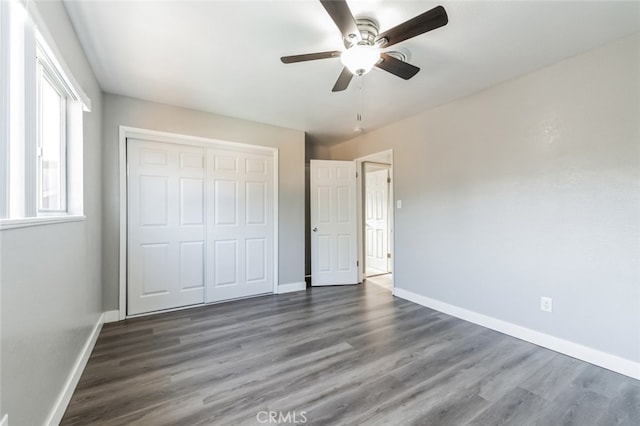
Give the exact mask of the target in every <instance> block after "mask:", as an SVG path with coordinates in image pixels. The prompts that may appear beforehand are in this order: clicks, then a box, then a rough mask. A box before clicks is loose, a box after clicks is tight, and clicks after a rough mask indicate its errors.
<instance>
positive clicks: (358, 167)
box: [353, 149, 396, 288]
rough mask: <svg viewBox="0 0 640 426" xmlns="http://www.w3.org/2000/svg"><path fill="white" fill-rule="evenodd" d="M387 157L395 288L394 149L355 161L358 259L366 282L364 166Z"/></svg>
mask: <svg viewBox="0 0 640 426" xmlns="http://www.w3.org/2000/svg"><path fill="white" fill-rule="evenodd" d="M382 156H385V157H387V158H389V165H390V168H389V177H390V178H391V184H390V185H389V224H390V226H391V229H390V238H389V248H390V251H391V265H390V267H391V273H392V275H391V279H392V285H393V288H395V281H396V276H395V273H394V272H395V270H396V256H395V239H396V233H395V229H396V226H395V221H394V217H395V215H394V210H395V198H394V196H393V187H394V183H395V180H394V178H393V149H387V150H384V151H380V152H376V153H374V154H369V155H365V156H363V157H358V158H356V159H355V160H353V161H355V162H356V170H357V171H358V180H357V188H356V194H357V197H358V202H357V204H358V210H357V211H358V259H360V260H361V262H360V267H359V269H358V274H359V277H358V278H359V280H360V282H362V281H364V279H365V277H366V273H365V264H366V262H365V254H366V253H365V251H364V235H363V234H364V232H363V229H364V211H363V208H362V206H363V205H364V196H365V194H364V193H363V191H362V188H363V186H362V185H363V184H362V182H363V175H364V166H363V163H364V162H365V161H378V162H379V161H380V157H382Z"/></svg>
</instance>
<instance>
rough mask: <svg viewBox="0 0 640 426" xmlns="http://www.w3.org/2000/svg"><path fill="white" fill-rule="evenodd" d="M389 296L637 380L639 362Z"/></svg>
mask: <svg viewBox="0 0 640 426" xmlns="http://www.w3.org/2000/svg"><path fill="white" fill-rule="evenodd" d="M393 294H394V295H395V296H398V297H400V298H402V299H406V300H409V301H411V302H414V303H417V304H418V305H422V306H426V307H427V308H431V309H435V310H436V311H440V312H444V313H445V314H449V315H451V316H454V317H457V318H461V319H463V320H466V321H469V322H472V323H474V324H478V325H481V326H483V327H487V328H490V329H492V330H496V331H499V332H501V333H504V334H508V335H509V336H513V337H517V338H518V339H522V340H526V341H527V342H530V343H533V344H535V345H538V346H543V347H545V348H548V349H551V350H553V351H556V352H560V353H562V354H565V355H569V356H571V357H573V358H577V359H580V360H582V361H586V362H588V363H590V364H594V365H597V366H599V367H603V368H606V369H608V370H611V371H615V372H616V373H620V374H624V375H625V376H629V377H633V378H634V379H638V380H640V362H634V361H631V360H629V359H626V358H622V357H619V356H616V355H612V354H609V353H607V352H602V351H600V350H597V349H594V348H590V347H588V346H584V345H581V344H579V343H574V342H571V341H569V340H564V339H561V338H559V337H555V336H552V335H550V334H546V333H542V332H539V331H535V330H531V329H530V328H526V327H522V326H520V325H516V324H513V323H510V322H507V321H503V320H500V319H497V318H493V317H490V316H488V315H484V314H480V313H478V312H474V311H470V310H467V309H464V308H460V307H458V306H454V305H450V304H448V303H445V302H441V301H439V300H435V299H431V298H429V297H426V296H422V295H419V294H416V293H414V292H411V291H408V290H403V289H401V288H397V287H396V288H395V289H394V292H393Z"/></svg>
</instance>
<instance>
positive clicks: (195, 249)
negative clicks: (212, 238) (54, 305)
mask: <svg viewBox="0 0 640 426" xmlns="http://www.w3.org/2000/svg"><path fill="white" fill-rule="evenodd" d="M127 164H128V166H129V176H128V180H127V185H128V204H127V208H128V247H127V250H128V252H127V253H128V271H127V292H128V298H127V300H128V307H127V313H128V314H129V315H135V314H140V313H145V312H151V311H157V310H161V309H168V308H175V307H179V306H186V305H193V304H199V303H203V302H204V273H205V271H204V267H205V264H204V259H205V212H204V207H205V206H204V185H205V182H204V150H203V149H201V148H195V147H190V146H184V145H177V144H166V143H159V142H152V141H144V140H137V139H128V140H127Z"/></svg>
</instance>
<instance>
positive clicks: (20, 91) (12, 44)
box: [0, 0, 91, 231]
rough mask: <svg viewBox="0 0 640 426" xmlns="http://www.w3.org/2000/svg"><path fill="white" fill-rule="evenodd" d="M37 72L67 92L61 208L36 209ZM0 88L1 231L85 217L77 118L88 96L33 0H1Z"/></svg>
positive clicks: (85, 108) (80, 134)
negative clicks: (64, 58) (63, 56)
mask: <svg viewBox="0 0 640 426" xmlns="http://www.w3.org/2000/svg"><path fill="white" fill-rule="evenodd" d="M16 17H18V18H19V19H15V18H16ZM23 17H24V22H21V21H22V20H23V19H22V18H23ZM12 18H13V19H12ZM12 37H16V39H15V40H13V39H12ZM40 72H43V73H46V76H47V77H46V78H48V80H49V81H50V82H51V83H53V86H54V87H55V88H56V90H57V91H59V92H60V93H61V94H62V95H63V96H64V97H65V98H66V102H65V103H66V105H65V106H66V108H65V112H66V114H65V116H66V119H65V120H64V123H61V124H63V126H62V127H63V128H64V129H65V133H64V136H65V138H64V141H65V147H64V148H65V149H64V150H63V153H61V155H62V156H63V160H64V162H65V164H64V168H65V174H64V182H61V183H62V188H63V190H64V194H61V195H63V196H64V204H63V205H64V206H65V207H66V208H65V209H64V211H62V210H60V211H44V210H42V209H40V189H39V185H40V176H39V173H40V172H39V165H38V163H39V159H38V156H37V153H38V147H39V146H40V141H39V134H38V131H39V111H38V109H39V104H40V102H39V99H38V96H39V89H40V88H39V87H38V85H39V81H40V80H39V78H40V74H39V73H40ZM0 89H1V90H0V231H3V230H6V229H13V228H22V227H27V226H35V225H45V224H52V223H60V222H71V221H79V220H84V219H85V216H84V189H83V188H84V185H83V176H84V170H83V167H84V166H83V123H82V122H83V111H87V112H89V111H90V110H91V99H89V97H88V96H87V95H86V94H85V93H84V91H83V90H82V88H81V86H80V85H79V84H78V82H77V81H76V80H75V79H74V78H73V75H72V74H71V72H70V69H69V67H68V66H67V65H66V63H65V62H64V61H63V60H62V55H61V54H60V50H59V49H58V48H57V46H56V44H55V42H54V39H53V37H52V36H51V34H50V32H49V31H48V29H47V27H46V25H45V24H44V21H43V19H42V18H41V16H40V14H39V13H38V10H37V5H36V4H35V3H34V2H25V1H24V0H6V1H4V0H2V1H0Z"/></svg>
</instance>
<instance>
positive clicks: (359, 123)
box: [353, 77, 364, 132]
mask: <svg viewBox="0 0 640 426" xmlns="http://www.w3.org/2000/svg"><path fill="white" fill-rule="evenodd" d="M362 80H363V78H362V77H360V78H358V104H359V105H358V113H357V114H356V126H355V128H354V129H353V130H354V131H355V132H362V131H363V130H364V129H363V125H362V112H363V110H364V100H363V94H362Z"/></svg>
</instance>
